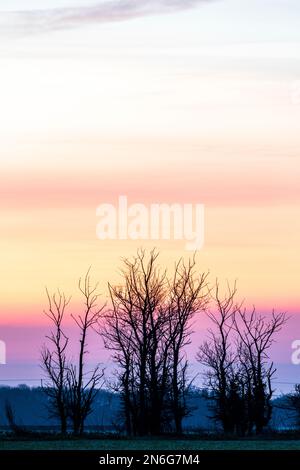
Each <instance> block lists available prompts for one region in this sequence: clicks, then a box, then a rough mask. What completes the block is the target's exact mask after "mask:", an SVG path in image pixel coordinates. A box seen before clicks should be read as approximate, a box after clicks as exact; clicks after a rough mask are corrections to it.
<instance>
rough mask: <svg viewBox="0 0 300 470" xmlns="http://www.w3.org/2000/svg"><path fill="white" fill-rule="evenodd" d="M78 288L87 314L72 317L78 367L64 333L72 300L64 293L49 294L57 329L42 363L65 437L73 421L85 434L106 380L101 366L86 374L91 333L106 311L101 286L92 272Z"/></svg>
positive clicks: (52, 407)
mask: <svg viewBox="0 0 300 470" xmlns="http://www.w3.org/2000/svg"><path fill="white" fill-rule="evenodd" d="M78 287H79V290H80V292H81V294H82V296H83V298H84V309H83V313H80V314H77V315H75V314H72V315H71V318H72V319H73V320H74V322H75V323H76V325H77V327H78V328H79V332H80V340H79V353H78V361H77V363H72V362H71V361H70V360H69V359H68V358H67V354H66V353H67V348H68V345H69V338H68V337H67V336H66V334H65V333H64V330H63V320H64V318H65V311H66V307H67V306H68V305H69V302H70V298H66V296H65V294H63V293H61V292H60V291H58V293H55V294H53V295H50V294H49V292H48V290H46V292H47V298H48V304H49V306H48V310H46V311H45V314H46V315H47V317H48V318H50V320H51V322H52V323H53V326H54V329H53V331H52V332H51V334H50V335H49V336H47V337H46V338H47V339H48V340H49V343H50V345H49V346H44V348H43V350H42V359H41V360H42V367H43V370H44V372H45V374H46V382H45V383H44V384H43V389H44V391H45V392H46V394H47V396H48V397H49V414H50V416H53V417H58V418H59V420H60V426H61V432H62V433H65V432H66V431H67V424H68V420H69V421H71V423H72V426H73V432H74V434H77V435H78V434H82V433H83V430H84V422H85V419H86V417H87V416H88V415H89V414H90V412H91V410H92V404H93V401H94V399H95V396H96V393H97V390H98V387H99V385H100V383H101V381H102V379H103V376H104V371H103V370H101V369H100V366H99V365H97V366H96V367H94V368H93V369H92V370H86V366H85V356H86V354H87V353H88V349H87V337H88V333H89V331H91V330H92V329H93V328H94V326H95V325H96V324H97V323H98V321H99V318H100V316H101V313H102V312H103V309H104V306H101V307H99V306H98V297H99V295H98V294H97V293H96V290H97V285H94V286H92V285H91V280H90V270H89V271H88V272H87V274H86V276H85V278H84V280H82V279H80V280H79V284H78Z"/></svg>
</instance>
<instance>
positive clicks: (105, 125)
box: [0, 0, 300, 380]
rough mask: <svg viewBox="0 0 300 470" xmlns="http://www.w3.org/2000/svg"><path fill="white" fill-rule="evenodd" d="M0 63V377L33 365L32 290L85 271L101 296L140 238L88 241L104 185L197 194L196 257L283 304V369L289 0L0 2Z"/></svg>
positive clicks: (108, 190)
mask: <svg viewBox="0 0 300 470" xmlns="http://www.w3.org/2000/svg"><path fill="white" fill-rule="evenodd" d="M41 3H42V5H41ZM0 70H1V74H0V105H1V106H0V145H1V147H0V178H1V185H0V195H1V197H0V211H1V219H0V247H1V248H0V249H1V263H0V275H1V285H0V325H1V326H0V339H4V340H6V342H7V348H8V357H7V360H8V364H7V365H6V366H1V370H0V373H1V375H4V376H5V377H9V378H11V377H17V378H19V377H21V378H23V377H25V375H28V374H29V375H30V376H34V377H37V376H38V374H39V375H40V373H39V372H37V370H36V369H34V367H35V366H33V364H35V362H36V361H37V358H38V354H39V347H40V344H41V341H42V338H43V335H44V332H46V329H47V325H46V322H45V320H44V318H43V315H42V310H43V308H44V307H45V294H44V287H45V285H47V286H48V287H49V288H50V289H54V288H56V287H57V286H60V287H61V288H63V289H65V290H66V292H70V293H73V292H74V286H76V282H77V279H78V277H79V276H80V275H82V273H84V272H85V271H86V269H87V267H88V266H90V265H92V267H93V273H94V276H95V278H97V279H99V281H100V288H101V291H102V292H103V298H104V299H105V298H106V296H107V289H106V282H107V280H110V281H112V282H113V281H114V280H117V279H118V267H119V266H120V257H121V256H127V255H128V256H129V255H131V254H133V253H134V252H135V250H136V247H137V246H138V245H140V243H139V244H138V245H137V243H136V242H133V241H110V242H106V241H100V240H97V238H96V223H97V219H96V216H95V211H96V207H97V206H98V205H99V204H100V203H102V202H110V203H116V202H117V198H118V196H119V195H120V194H125V195H127V196H128V198H129V201H130V202H143V203H147V204H149V203H152V202H179V203H191V202H193V203H196V202H198V203H203V204H205V207H206V210H205V245H204V248H203V249H202V250H201V252H200V253H199V254H198V260H199V267H200V268H201V269H204V270H206V269H209V270H210V272H211V277H212V279H213V278H215V277H216V276H218V277H219V278H220V279H224V280H226V279H228V280H234V279H238V285H239V292H240V296H241V297H242V298H246V299H247V302H246V303H248V304H249V305H252V304H253V303H255V304H257V306H258V308H260V309H262V310H263V311H266V312H267V311H269V310H271V309H272V308H273V307H275V308H276V309H278V310H279V309H282V310H285V311H288V312H289V313H290V314H293V317H292V319H291V321H290V324H289V326H288V327H287V328H286V329H285V332H283V333H282V334H281V338H280V341H279V344H278V345H277V347H276V350H275V353H274V354H275V359H276V361H277V362H278V363H282V364H285V367H283V365H282V372H281V378H282V379H286V377H288V378H289V380H291V377H292V376H293V374H299V372H298V370H297V368H295V366H290V365H289V362H290V354H291V350H290V344H291V342H292V340H294V339H296V338H297V335H298V336H299V337H300V316H299V315H300V313H299V312H300V309H299V300H300V294H299V292H300V291H299V270H300V268H299V267H300V250H299V239H300V238H299V237H300V211H299V207H300V205H299V203H300V184H299V181H300V159H299V158H300V157H299V152H300V3H299V1H298V0H211V1H210V0H198V1H197V0H186V1H184V0H153V1H149V0H140V1H139V2H137V1H133V0H124V1H122V0H120V1H117V0H107V1H98V2H97V1H94V3H91V4H89V2H88V1H86V0H85V1H83V0H51V1H50V0H44V1H43V2H40V1H39V0H31V1H30V0H28V1H27V0H19V1H17V0H2V1H1V4H0ZM143 245H144V246H145V247H152V246H153V242H151V241H149V242H147V243H143ZM155 245H156V246H157V247H158V248H159V249H160V250H161V262H162V263H165V264H167V265H168V266H171V265H172V264H173V262H174V260H175V259H177V258H178V257H180V256H186V255H187V254H186V252H184V249H183V243H182V242H181V241H180V242H173V241H170V242H166V241H161V242H160V241H159V242H157V243H155ZM73 305H74V308H75V309H76V308H77V298H76V295H75V296H74V304H73ZM204 327H205V322H202V323H201V324H199V328H198V333H197V334H196V337H195V338H196V339H195V342H194V343H195V345H196V344H197V341H198V336H197V335H200V336H201V331H203V330H204ZM298 332H299V334H298ZM27 339H28V340H27ZM95 344H96V340H95ZM97 344H98V343H97ZM97 347H98V349H99V351H100V350H101V353H103V351H102V346H101V345H98V346H97ZM195 349H196V347H194V350H193V352H194V351H195ZM24 364H26V367H27V369H26V368H25V369H24ZM279 367H281V366H279ZM24 370H25V371H26V370H28V374H26V373H25V372H24ZM280 370H281V369H280Z"/></svg>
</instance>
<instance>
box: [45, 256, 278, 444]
mask: <svg viewBox="0 0 300 470" xmlns="http://www.w3.org/2000/svg"><path fill="white" fill-rule="evenodd" d="M207 279H208V274H207V273H205V272H203V273H198V271H197V268H196V263H195V259H191V260H189V261H188V262H187V263H185V262H184V261H183V260H180V261H179V262H178V263H177V264H176V265H175V269H174V273H173V275H172V276H171V277H170V276H168V275H167V272H166V271H162V270H161V269H160V267H159V264H158V253H157V252H156V251H151V252H150V253H149V254H146V253H145V251H143V250H139V251H138V253H137V255H136V256H135V257H134V258H133V259H132V260H129V259H125V260H124V266H123V270H122V285H120V286H113V285H111V284H109V286H108V287H109V293H110V305H109V307H106V306H103V305H102V306H99V304H98V297H99V296H98V294H97V286H93V285H91V282H90V275H89V272H88V273H87V275H86V277H85V279H84V281H80V282H79V289H80V292H81V294H82V296H83V298H84V309H83V313H82V314H79V315H77V316H75V315H72V318H73V320H74V321H75V323H76V325H77V327H78V329H79V333H80V343H79V355H78V360H77V363H73V362H72V361H70V359H69V358H68V353H67V351H68V344H69V338H68V336H67V335H66V333H65V331H64V328H63V321H64V317H65V311H66V308H67V307H68V304H69V299H68V298H66V296H65V295H64V294H62V293H60V292H58V293H57V294H53V295H50V294H49V293H48V292H47V295H48V303H49V306H48V310H47V311H46V312H45V313H46V315H47V316H48V317H49V318H50V320H51V321H52V323H53V327H54V328H53V331H52V333H51V334H50V336H48V337H47V338H48V346H45V347H44V349H43V352H42V364H43V368H44V371H45V373H46V376H47V382H46V383H45V384H44V388H45V391H46V393H47V394H48V397H49V409H50V412H51V413H52V415H55V416H57V417H59V419H60V422H61V431H62V432H66V429H67V425H68V422H69V421H70V422H71V423H72V425H73V430H74V433H76V434H81V433H82V432H83V429H84V421H85V419H86V417H87V416H88V414H89V413H90V412H91V409H92V405H93V400H94V397H95V391H96V389H97V388H98V387H99V386H100V383H101V382H102V381H103V374H104V373H103V371H102V370H101V369H100V368H99V366H96V367H95V368H94V369H93V370H90V371H86V366H85V356H86V353H87V335H88V332H89V331H90V330H94V331H96V332H97V333H98V334H99V335H100V336H101V337H102V339H103V341H104V345H105V347H106V348H107V349H108V350H110V351H111V353H112V357H113V360H114V362H115V363H116V366H117V369H116V375H115V381H114V384H113V387H114V389H115V390H117V391H118V392H119V393H120V395H121V398H122V415H123V420H124V424H125V428H126V432H127V434H128V435H133V436H137V435H139V436H143V435H159V434H161V433H164V432H175V433H176V434H181V433H182V422H183V419H184V417H185V416H187V415H188V414H189V412H190V410H189V406H188V400H187V397H188V392H189V388H190V387H191V384H192V379H191V378H189V377H188V358H187V355H186V346H187V345H188V344H189V343H190V342H191V335H192V325H193V319H194V318H195V316H197V317H198V315H201V314H205V315H207V316H208V318H209V319H210V321H211V322H212V325H213V326H212V328H211V329H209V331H208V335H209V339H208V340H207V341H205V342H204V343H203V344H202V345H201V346H200V349H199V352H198V355H197V359H198V361H199V362H200V363H201V364H202V365H203V366H205V370H206V373H205V380H206V384H205V385H206V386H207V387H208V388H209V389H210V391H211V393H210V394H209V399H210V400H211V409H212V417H213V419H214V420H216V421H217V423H218V424H219V425H221V426H222V428H223V430H224V432H226V433H237V434H251V433H252V432H253V431H254V430H255V431H256V432H257V433H260V432H262V430H263V429H264V427H265V426H267V424H268V423H269V421H270V418H271V411H272V405H271V398H272V395H273V389H272V377H273V375H274V373H275V368H274V366H273V364H272V362H271V361H270V358H269V349H270V347H271V345H272V343H273V341H274V335H275V334H276V333H278V331H279V330H280V329H281V327H282V326H283V324H284V323H285V321H286V316H285V314H283V313H279V314H275V313H274V312H273V314H272V317H271V319H269V320H267V319H266V318H264V317H263V316H261V315H259V314H258V313H257V312H256V311H255V309H253V311H251V312H250V313H248V312H247V311H246V310H245V309H243V308H242V305H239V304H237V303H236V301H235V295H236V286H234V287H233V288H230V286H228V290H227V293H225V295H222V294H221V293H220V288H219V285H218V283H216V285H215V286H214V287H211V286H209V284H208V281H207Z"/></svg>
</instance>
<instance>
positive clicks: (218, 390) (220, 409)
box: [197, 281, 240, 433]
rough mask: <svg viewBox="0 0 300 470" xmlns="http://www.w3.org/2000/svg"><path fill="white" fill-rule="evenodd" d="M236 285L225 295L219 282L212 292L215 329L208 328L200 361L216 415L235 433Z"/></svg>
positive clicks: (211, 313)
mask: <svg viewBox="0 0 300 470" xmlns="http://www.w3.org/2000/svg"><path fill="white" fill-rule="evenodd" d="M236 292H237V289H236V284H234V285H233V287H231V286H230V285H229V284H228V285H227V292H225V294H224V295H223V296H222V294H221V293H220V287H219V283H218V281H216V284H215V288H214V290H213V291H211V298H212V301H213V305H212V307H211V308H209V309H208V310H207V316H208V318H209V319H210V320H211V321H212V323H213V325H214V328H210V329H209V330H208V335H209V339H208V340H206V341H204V343H203V344H202V345H201V346H200V348H199V352H198V354H197V359H198V361H199V362H200V363H201V364H202V365H204V366H205V367H206V368H207V371H206V386H207V387H208V388H210V389H211V390H212V392H213V393H212V398H213V403H214V405H213V407H212V411H213V418H214V419H215V420H216V421H217V422H220V423H221V424H222V427H223V430H224V432H226V433H228V432H230V433H231V432H233V431H234V423H233V414H232V409H231V408H232V406H231V405H232V397H233V392H234V384H235V383H236V380H237V372H236V368H235V364H236V360H237V353H236V352H235V351H234V349H233V347H232V333H233V331H234V318H235V314H236V312H237V311H238V309H239V307H240V306H239V305H238V304H237V302H236V301H235V295H236Z"/></svg>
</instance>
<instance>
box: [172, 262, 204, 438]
mask: <svg viewBox="0 0 300 470" xmlns="http://www.w3.org/2000/svg"><path fill="white" fill-rule="evenodd" d="M195 267H196V261H195V257H193V258H192V259H189V261H188V263H187V264H185V263H184V261H183V260H180V261H179V262H178V263H177V264H176V265H175V272H174V276H173V279H172V282H171V283H170V285H169V294H168V295H169V298H170V300H169V304H168V315H167V329H166V333H167V338H166V344H167V343H168V340H169V342H170V356H171V357H170V365H171V392H172V393H171V406H172V412H173V415H174V422H175V430H176V433H177V434H181V433H182V420H183V418H184V417H185V416H186V415H187V414H188V412H189V410H188V407H187V401H186V393H187V390H188V383H187V370H188V361H187V358H186V355H185V353H184V348H185V347H186V346H187V345H188V344H190V342H191V333H192V330H191V326H192V325H191V320H192V319H193V317H194V315H195V314H196V313H199V312H202V311H204V310H205V309H206V306H207V303H208V290H207V282H206V281H207V276H208V274H207V273H201V274H200V275H198V273H197V272H196V269H195ZM166 349H169V348H166Z"/></svg>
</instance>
